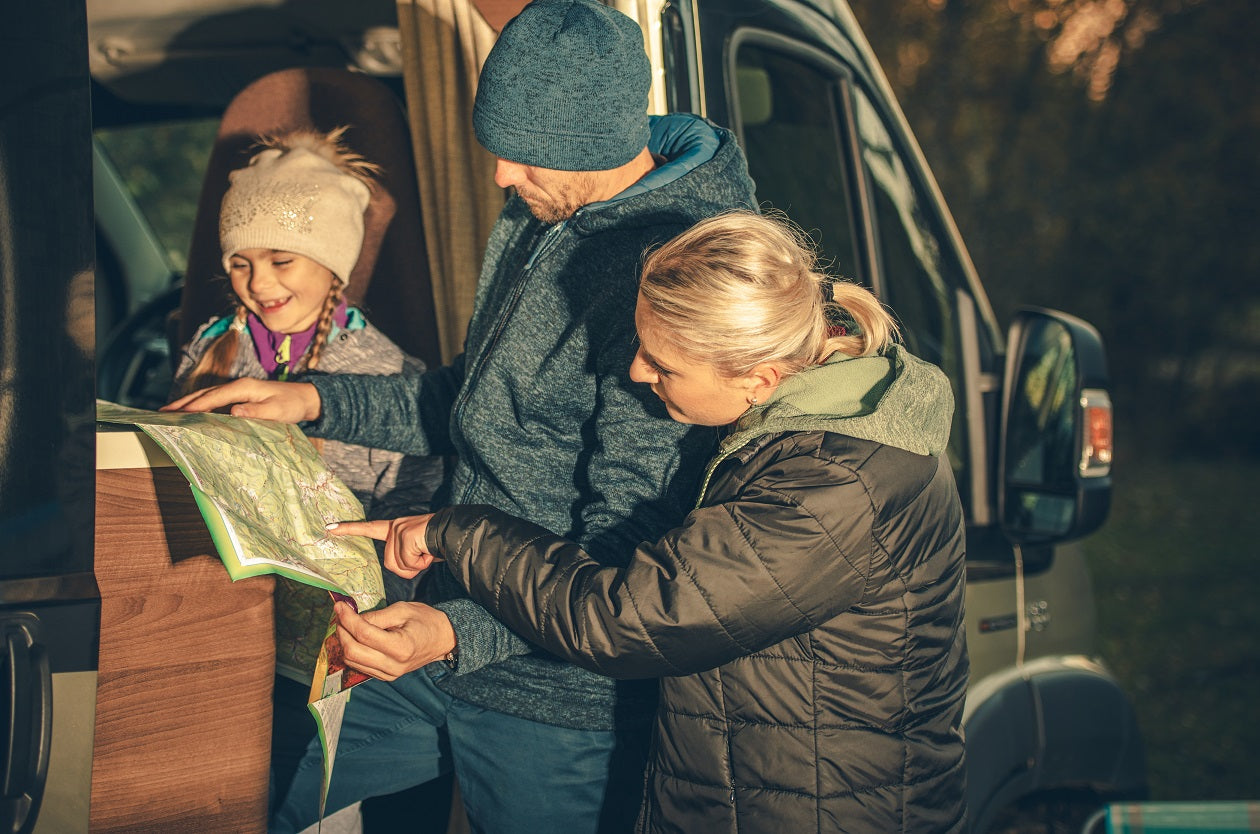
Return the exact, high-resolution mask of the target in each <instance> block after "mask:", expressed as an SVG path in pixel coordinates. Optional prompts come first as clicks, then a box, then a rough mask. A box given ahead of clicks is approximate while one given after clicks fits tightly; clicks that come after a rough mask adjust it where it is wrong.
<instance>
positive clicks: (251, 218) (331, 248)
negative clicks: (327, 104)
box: [219, 131, 372, 284]
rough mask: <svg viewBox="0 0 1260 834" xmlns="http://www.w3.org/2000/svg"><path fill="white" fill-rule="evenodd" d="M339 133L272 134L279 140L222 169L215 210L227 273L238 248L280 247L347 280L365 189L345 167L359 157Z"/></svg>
mask: <svg viewBox="0 0 1260 834" xmlns="http://www.w3.org/2000/svg"><path fill="white" fill-rule="evenodd" d="M339 135H340V131H334V132H333V134H330V135H327V136H325V135H323V134H318V133H314V132H299V133H294V134H291V135H289V136H286V137H282V138H281V139H278V140H275V144H276V145H277V147H271V148H268V149H267V150H265V151H262V152H261V153H259V154H257V155H256V156H254V157H253V158H252V159H250V161H249V164H248V165H246V166H245V167H244V168H240V169H238V170H236V171H233V172H232V173H231V174H229V175H228V181H229V183H230V185H229V186H228V190H227V193H226V194H224V195H223V203H222V205H221V207H220V209H219V244H220V246H221V247H222V249H223V269H224V271H225V272H230V271H231V270H230V269H229V264H230V262H231V259H232V256H233V255H235V254H236V253H237V252H240V251H241V250H243V249H278V250H280V251H283V252H293V253H295V254H298V255H305V256H306V257H308V258H310V259H311V260H313V261H315V262H316V263H319V264H321V265H322V266H324V267H327V268H328V269H329V270H331V271H332V273H333V274H334V275H336V276H337V277H338V278H340V279H341V280H342V282H343V283H345V284H349V283H350V272H351V270H353V269H354V265H355V263H357V262H358V260H359V250H360V249H362V247H363V212H364V211H365V210H366V209H367V205H368V200H369V199H370V198H371V193H370V191H369V189H368V186H367V184H366V183H365V182H364V181H363V179H362V178H361V177H359V176H356V175H354V174H352V173H350V171H349V170H348V168H350V167H353V166H354V165H355V164H359V165H363V163H362V161H361V160H360V159H359V158H358V157H357V156H355V155H353V154H350V153H348V152H347V151H346V150H345V148H344V147H342V146H341V145H339V144H338V142H337V137H338V136H339ZM347 160H348V161H349V162H348V163H347ZM366 167H368V168H371V167H372V166H366Z"/></svg>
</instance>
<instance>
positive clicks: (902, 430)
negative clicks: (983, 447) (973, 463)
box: [700, 344, 954, 499]
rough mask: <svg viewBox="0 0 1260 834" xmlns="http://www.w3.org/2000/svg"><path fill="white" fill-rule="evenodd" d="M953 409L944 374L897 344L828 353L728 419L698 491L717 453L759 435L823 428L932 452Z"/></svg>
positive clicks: (721, 455)
mask: <svg viewBox="0 0 1260 834" xmlns="http://www.w3.org/2000/svg"><path fill="white" fill-rule="evenodd" d="M953 416H954V395H953V391H952V390H951V389H950V385H949V379H948V378H947V377H946V376H945V374H944V373H943V372H942V371H941V369H940V368H938V367H936V366H935V365H933V364H931V363H930V362H925V361H923V360H922V359H919V358H918V357H916V356H914V355H912V354H911V353H909V352H908V351H907V350H906V349H905V348H903V347H902V346H900V345H897V344H893V345H890V346H889V347H888V348H887V349H886V350H885V351H884V352H883V354H881V355H879V356H862V357H853V356H848V355H846V354H835V355H833V356H832V357H831V358H830V359H828V360H827V361H826V362H824V363H823V364H821V365H815V366H813V367H810V368H806V369H805V370H803V371H801V372H800V373H798V374H795V375H793V376H790V377H788V378H787V379H786V380H784V381H783V383H782V384H781V385H779V387H778V389H777V390H776V391H775V393H774V396H773V397H771V398H770V400H769V402H767V403H765V404H763V405H757V406H754V407H752V408H750V409H748V411H746V412H744V414H743V415H741V416H740V418H739V419H738V420H736V421H735V423H734V424H733V425H732V426H731V432H730V434H728V435H727V436H726V437H725V438H724V439H723V440H722V443H721V445H720V446H719V448H718V454H717V455H716V456H715V457H714V459H713V460H712V461H710V463H709V466H708V467H707V470H706V472H705V478H704V486H703V488H702V489H701V491H700V498H701V499H703V497H704V493H705V491H706V490H707V489H708V484H709V478H710V476H711V475H712V474H713V470H714V469H715V468H716V467H717V465H718V464H719V463H720V462H721V461H722V460H724V459H725V458H727V457H729V456H730V455H732V454H734V453H735V452H736V451H738V450H739V449H742V448H743V447H744V446H746V445H748V444H749V443H751V442H752V441H753V440H755V439H757V438H758V437H762V436H764V435H768V434H777V433H780V432H789V431H829V432H833V433H835V434H843V435H848V436H849V437H856V438H860V439H862V440H870V441H873V442H875V443H882V444H885V445H887V446H895V447H897V448H898V449H905V450H906V451H908V452H913V453H914V454H917V455H933V456H935V455H940V454H941V453H943V452H944V451H945V448H946V446H947V444H948V443H949V431H950V425H951V424H952V422H953Z"/></svg>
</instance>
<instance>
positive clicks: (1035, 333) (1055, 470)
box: [997, 308, 1112, 545]
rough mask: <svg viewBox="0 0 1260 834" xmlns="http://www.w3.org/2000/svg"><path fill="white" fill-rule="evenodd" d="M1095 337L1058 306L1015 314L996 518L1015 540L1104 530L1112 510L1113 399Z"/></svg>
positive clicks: (1048, 539)
mask: <svg viewBox="0 0 1260 834" xmlns="http://www.w3.org/2000/svg"><path fill="white" fill-rule="evenodd" d="M1107 386H1108V376H1107V360H1106V354H1105V351H1104V350H1103V343H1102V337H1101V336H1099V334H1098V331H1097V330H1095V329H1094V328H1093V326H1092V325H1090V324H1089V323H1088V322H1085V321H1082V320H1081V319H1078V318H1075V317H1074V316H1069V315H1067V314H1066V313H1060V312H1058V311H1056V310H1042V309H1035V308H1026V309H1023V310H1020V311H1019V312H1018V313H1017V314H1016V316H1015V321H1014V323H1013V324H1012V325H1011V328H1010V331H1009V334H1008V339H1007V358H1006V374H1005V379H1004V386H1003V391H1004V394H1003V399H1002V429H1001V440H1000V453H999V461H998V493H997V498H998V513H999V518H1000V519H1001V525H1002V531H1003V532H1004V533H1005V534H1006V536H1007V538H1008V539H1010V540H1011V542H1013V543H1014V544H1020V545H1026V544H1054V543H1056V542H1061V541H1067V540H1069V539H1075V538H1080V537H1081V536H1085V535H1088V534H1089V533H1092V532H1093V531H1095V530H1097V529H1098V528H1099V527H1101V526H1102V524H1103V522H1104V521H1106V519H1107V511H1108V509H1109V508H1110V505H1111V451H1112V449H1111V442H1112V434H1111V429H1112V415H1111V398H1110V396H1109V395H1108V392H1107Z"/></svg>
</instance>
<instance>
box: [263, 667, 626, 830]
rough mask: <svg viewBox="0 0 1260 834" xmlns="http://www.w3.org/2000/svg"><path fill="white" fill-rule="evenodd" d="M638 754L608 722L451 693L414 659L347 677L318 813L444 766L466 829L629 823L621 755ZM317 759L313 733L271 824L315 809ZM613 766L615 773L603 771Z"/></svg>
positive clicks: (298, 820)
mask: <svg viewBox="0 0 1260 834" xmlns="http://www.w3.org/2000/svg"><path fill="white" fill-rule="evenodd" d="M312 720H313V719H312ZM640 741H641V742H643V743H645V742H646V740H645V739H644V740H640ZM637 746H638V745H637V744H632V745H631V747H637ZM640 753H641V751H630V750H626V749H625V746H624V745H623V747H622V748H621V749H619V748H618V747H617V734H615V733H612V732H597V731H584V730H571V729H567V728H564V727H555V726H552V725H549V724H541V723H538V722H535V721H528V720H525V719H522V718H516V717H513V716H510V715H505V714H503V713H499V712H494V711H492V710H486V709H482V708H480V707H476V706H473V705H472V704H469V703H467V702H464V701H461V700H459V699H456V698H452V697H451V696H449V695H447V694H445V693H444V692H442V691H441V690H440V689H438V688H437V687H436V686H435V685H434V684H433V681H432V679H431V678H430V677H429V675H428V673H426V672H425V671H424V670H423V669H421V670H419V671H416V672H412V673H411V674H409V675H405V676H403V677H402V678H400V679H399V680H397V681H394V682H392V683H385V682H383V681H376V680H372V681H367V682H366V683H362V684H360V685H359V686H357V687H355V689H354V690H353V693H352V694H351V696H350V701H349V703H348V705H347V707H346V713H345V719H344V722H343V724H342V728H341V737H340V740H339V743H338V745H337V756H336V760H335V762H334V765H333V779H332V785H331V787H330V788H329V795H328V803H327V806H326V808H325V813H326V814H331V813H332V812H333V811H336V810H338V809H340V808H343V807H345V806H347V805H349V804H351V803H353V802H356V801H359V800H362V799H366V798H367V797H369V796H379V795H383V794H390V793H394V792H396V791H400V790H403V789H405V788H408V787H411V786H412V785H418V784H421V783H422V782H427V781H429V780H430V779H435V778H437V777H438V776H440V775H442V774H444V773H449V772H450V771H451V769H452V768H453V769H454V771H455V778H456V779H457V780H458V783H459V790H460V796H461V798H462V799H463V803H464V808H465V810H466V811H467V813H468V821H469V824H470V826H471V828H472V830H473V832H475V834H512V832H530V833H531V834H549V832H555V833H556V834H596V832H601V834H602V832H610V831H629V830H630V829H631V828H632V827H633V823H634V819H635V814H636V813H637V811H638V805H639V798H640V796H641V793H642V786H643V781H642V771H641V769H640V768H639V767H636V766H633V765H632V766H629V767H627V766H625V765H626V760H629V761H633V762H636V763H641V758H640V755H639V754H640ZM322 768H323V754H322V752H321V750H320V746H319V740H318V739H316V740H315V741H313V742H312V744H311V745H310V746H309V747H308V748H307V751H306V755H305V757H304V758H303V759H302V761H301V763H300V764H299V765H298V769H297V772H296V775H295V776H294V778H293V783H292V785H291V787H290V789H289V791H288V793H287V795H286V796H285V797H283V800H282V801H281V802H280V803H279V805H278V807H277V808H275V809H274V811H273V816H272V820H271V829H270V830H271V832H272V834H291V832H297V831H301V830H302V829H303V828H306V827H307V826H309V825H311V824H312V823H314V822H315V821H316V820H317V819H318V818H319V786H320V781H321V778H322V773H323V769H322ZM610 770H611V771H612V772H613V773H615V774H619V775H618V776H616V777H614V778H612V779H611V780H610V776H609V773H610ZM416 813H417V815H419V814H423V813H424V809H423V808H417V809H416Z"/></svg>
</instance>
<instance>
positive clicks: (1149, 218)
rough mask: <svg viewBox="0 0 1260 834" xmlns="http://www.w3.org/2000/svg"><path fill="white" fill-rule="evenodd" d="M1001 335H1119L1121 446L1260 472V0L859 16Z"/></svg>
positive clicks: (948, 6)
mask: <svg viewBox="0 0 1260 834" xmlns="http://www.w3.org/2000/svg"><path fill="white" fill-rule="evenodd" d="M851 5H852V6H853V8H854V12H855V14H856V15H857V16H858V18H859V20H860V21H861V23H862V24H863V26H864V28H865V29H866V31H867V35H868V37H869V38H870V40H871V44H872V47H873V49H874V50H875V52H876V55H877V56H878V57H879V59H880V62H881V64H882V65H883V66H884V68H885V71H886V72H887V74H888V76H889V79H890V81H891V83H892V84H893V86H894V88H895V90H896V91H897V94H898V96H899V98H900V100H901V103H902V106H903V109H904V110H905V111H906V115H907V118H908V119H909V121H910V124H911V126H912V128H913V129H914V131H915V133H916V135H917V137H918V138H919V141H920V143H921V144H922V145H923V147H924V153H925V155H926V156H927V157H928V160H929V162H930V163H931V164H932V167H933V170H934V172H935V174H936V176H937V178H938V180H939V182H940V185H941V189H942V191H943V192H944V193H945V195H946V198H947V199H948V201H949V204H950V206H951V209H952V210H953V212H954V214H955V219H956V220H957V222H958V225H959V227H960V229H961V231H962V234H963V238H964V239H965V240H966V241H967V244H968V247H969V249H970V251H971V254H972V257H973V259H974V260H975V262H976V266H977V269H978V270H979V272H980V275H981V278H982V279H983V280H984V282H985V286H986V287H987V289H988V291H989V293H990V295H991V297H992V300H993V304H994V308H995V310H996V311H997V313H998V315H999V317H1000V318H1001V319H1002V320H1003V321H1008V320H1009V317H1010V314H1011V313H1012V312H1013V311H1014V309H1015V308H1016V306H1017V305H1022V304H1036V305H1043V306H1048V307H1055V308H1058V309H1061V310H1064V311H1066V312H1070V313H1074V314H1076V315H1079V316H1081V317H1082V318H1085V319H1086V320H1088V321H1090V322H1092V323H1093V324H1094V325H1095V326H1097V327H1098V328H1099V330H1100V331H1102V334H1103V336H1104V338H1105V339H1106V343H1107V348H1108V354H1109V358H1110V361H1111V371H1112V377H1113V382H1114V389H1115V390H1114V393H1115V401H1116V407H1117V419H1118V424H1119V427H1120V432H1121V437H1120V442H1122V443H1123V442H1129V443H1133V444H1135V445H1141V446H1142V447H1143V448H1145V449H1148V450H1149V451H1151V452H1159V453H1163V454H1173V455H1175V454H1180V453H1191V452H1192V453H1194V454H1196V455H1202V454H1205V453H1207V454H1214V455H1220V456H1225V455H1238V454H1244V455H1249V456H1260V420H1256V419H1255V417H1254V416H1253V415H1254V411H1255V410H1256V408H1257V406H1260V281H1258V280H1257V277H1258V276H1260V236H1258V235H1255V234H1254V233H1253V230H1254V229H1255V228H1256V226H1257V222H1258V221H1260V154H1257V153H1256V148H1257V147H1260V95H1258V91H1260V86H1258V85H1257V83H1256V79H1257V78H1258V77H1260V50H1257V49H1255V43H1256V42H1257V40H1258V39H1260V15H1257V14H1255V7H1254V2H1252V0H1197V1H1196V0H970V2H961V0H952V2H951V0H852V3H851Z"/></svg>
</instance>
